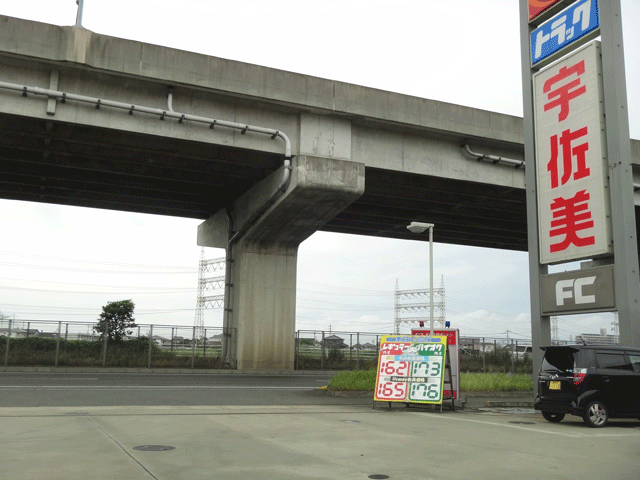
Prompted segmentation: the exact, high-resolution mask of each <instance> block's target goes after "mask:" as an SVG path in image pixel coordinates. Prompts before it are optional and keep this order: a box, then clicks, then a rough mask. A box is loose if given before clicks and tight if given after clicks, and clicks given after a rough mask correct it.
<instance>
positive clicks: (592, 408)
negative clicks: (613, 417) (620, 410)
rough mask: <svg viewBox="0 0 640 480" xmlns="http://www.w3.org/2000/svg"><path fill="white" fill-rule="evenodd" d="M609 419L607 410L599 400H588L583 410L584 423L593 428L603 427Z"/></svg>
mask: <svg viewBox="0 0 640 480" xmlns="http://www.w3.org/2000/svg"><path fill="white" fill-rule="evenodd" d="M608 421H609V411H608V410H607V407H605V405H604V403H602V402H601V401H600V400H594V401H593V402H589V403H588V404H587V407H586V408H585V410H584V423H586V424H587V425H589V426H590V427H593V428H600V427H604V426H605V425H606V424H607V422H608Z"/></svg>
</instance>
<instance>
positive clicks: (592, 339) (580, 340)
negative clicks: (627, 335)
mask: <svg viewBox="0 0 640 480" xmlns="http://www.w3.org/2000/svg"><path fill="white" fill-rule="evenodd" d="M576 343H577V344H585V345H618V344H619V343H620V337H619V336H618V335H598V334H596V333H583V334H581V335H576Z"/></svg>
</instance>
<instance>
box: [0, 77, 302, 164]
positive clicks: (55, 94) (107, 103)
mask: <svg viewBox="0 0 640 480" xmlns="http://www.w3.org/2000/svg"><path fill="white" fill-rule="evenodd" d="M0 88H3V89H6V90H14V91H17V92H21V93H22V96H23V97H26V96H27V95H29V94H32V95H43V96H45V97H49V98H55V99H56V100H60V102H61V103H65V102H66V101H67V100H73V101H76V102H83V103H89V104H92V105H95V108H96V110H100V108H101V107H111V108H119V109H121V110H128V112H129V115H133V114H134V113H146V114H150V115H157V116H158V117H160V120H165V119H166V118H174V119H176V120H178V123H183V122H184V121H185V120H187V121H190V122H196V123H204V124H206V125H209V128H210V129H212V130H213V129H214V128H215V127H226V128H233V129H235V130H240V133H242V134H243V135H244V134H245V133H247V132H252V133H261V134H264V135H270V136H271V139H272V140H274V139H275V138H276V137H279V138H281V139H282V140H283V141H284V144H285V154H284V155H285V158H288V159H290V158H291V141H290V140H289V138H288V137H287V136H286V135H285V134H284V133H282V132H281V131H279V130H274V129H271V128H264V127H256V126H253V125H246V124H244V123H236V122H228V121H226V120H217V119H214V118H208V117H201V116H198V115H189V114H186V113H180V112H174V111H172V110H169V109H167V110H162V109H160V108H152V107H145V106H140V105H133V104H131V103H124V102H116V101H113V100H103V99H101V98H95V97H87V96H85V95H76V94H74V93H65V92H60V91H57V90H49V89H46V88H40V87H29V86H26V85H19V84H16V83H8V82H0Z"/></svg>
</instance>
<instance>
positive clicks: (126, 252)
mask: <svg viewBox="0 0 640 480" xmlns="http://www.w3.org/2000/svg"><path fill="white" fill-rule="evenodd" d="M622 7H623V23H624V34H625V49H626V59H627V62H626V69H627V85H635V86H636V87H635V88H628V97H629V113H630V128H631V137H632V138H640V89H638V88H637V85H639V84H640V60H638V59H640V2H639V1H637V0H622ZM76 8H77V7H76V4H75V1H74V0H22V1H14V2H3V3H2V6H0V14H3V15H9V16H15V17H20V18H26V19H30V20H36V21H41V22H46V23H51V24H57V25H71V24H74V23H75V18H76ZM518 22H519V13H518V2H517V1H516V0H482V1H480V0H447V1H440V0H418V1H402V0H401V1H396V2H393V3H390V2H378V1H371V0H369V1H366V2H365V1H360V0H340V1H336V0H324V1H323V2H304V1H300V0H293V1H283V0H271V1H269V2H266V1H253V0H245V1H243V2H218V1H214V0H182V1H180V2H157V1H152V0H127V1H123V0H108V1H107V0H85V5H84V18H83V26H84V27H85V28H87V29H89V30H91V31H93V32H96V33H101V34H106V35H111V36H115V37H122V38H128V39H134V40H139V41H143V42H148V43H153V44H159V45H165V46H168V47H173V48H179V49H183V50H189V51H193V52H198V53H202V54H206V55H212V56H218V57H222V58H228V59H233V60H238V61H243V62H248V63H254V64H259V65H264V66H267V67H273V68H279V69H283V70H289V71H294V72H299V73H303V74H308V75H313V76H318V77H323V78H329V79H334V80H340V81H344V82H349V83H355V84H359V85H364V86H368V87H374V88H379V89H383V90H390V91H394V92H399V93H404V94H409V95H414V96H418V97H422V98H429V99H434V100H440V101H446V102H450V103H454V104H460V105H466V106H471V107H475V108H480V109H484V110H490V111H495V112H500V113H506V114H511V115H518V116H522V84H521V75H520V48H519V45H520V40H519V23H518ZM0 77H1V73H0ZM199 223H200V221H198V220H191V219H180V218H171V217H160V216H152V215H140V214H133V213H122V212H114V211H103V210H92V209H86V208H76V207H64V206H56V205H47V204H33V203H27V202H16V201H8V200H0V225H1V226H2V242H0V313H3V314H5V315H9V316H11V317H12V318H13V317H14V315H15V318H16V320H18V321H22V320H24V321H28V320H37V319H40V320H42V319H48V320H56V321H94V320H95V319H96V318H97V317H98V315H99V314H100V311H101V307H102V305H104V304H106V303H107V302H108V301H117V300H123V299H129V298H131V299H132V300H133V301H134V302H135V304H136V315H135V316H136V320H137V321H138V323H143V324H148V323H155V324H165V325H173V324H179V325H185V326H191V325H193V321H194V316H195V305H196V287H197V269H198V260H199V255H200V248H199V247H197V246H196V229H197V225H198V224H199ZM434 238H435V242H436V244H435V247H434V273H435V277H436V282H435V286H436V287H439V286H440V285H441V282H442V283H443V285H444V287H445V290H446V297H445V302H446V316H447V319H448V320H450V321H451V323H452V326H454V327H457V328H460V330H461V334H462V335H463V336H471V335H473V336H486V337H505V336H506V335H509V336H510V337H515V338H519V339H524V338H530V323H529V320H530V309H529V292H528V288H529V286H528V262H527V254H526V253H523V252H510V251H498V250H491V249H480V248H470V247H458V246H453V245H445V244H441V243H438V230H437V225H436V228H435V231H434ZM206 255H207V258H218V257H222V256H223V255H224V251H222V250H217V249H207V251H206ZM396 280H397V281H398V282H399V286H400V289H402V290H406V289H420V288H427V287H428V244H427V243H422V242H411V241H401V240H391V239H381V238H370V237H359V236H353V235H338V234H329V233H322V232H318V233H316V234H315V235H313V236H312V237H311V238H310V239H308V240H307V241H305V242H304V243H303V244H302V245H301V247H300V251H299V258H298V296H297V304H298V306H297V322H296V328H298V329H307V330H311V329H313V330H322V329H327V330H328V329H329V328H331V329H333V330H338V331H354V332H355V331H369V332H390V331H392V329H393V319H394V289H395V284H396ZM612 319H613V316H612V315H590V316H579V317H560V319H559V321H558V331H559V336H560V338H561V339H567V340H568V339H569V335H573V336H575V335H576V334H580V333H583V332H586V333H599V331H600V328H607V329H608V331H609V332H611V320H612ZM205 323H206V324H207V325H209V326H211V327H220V326H221V325H222V321H221V312H220V310H208V311H207V312H206V314H205ZM507 332H508V333H507Z"/></svg>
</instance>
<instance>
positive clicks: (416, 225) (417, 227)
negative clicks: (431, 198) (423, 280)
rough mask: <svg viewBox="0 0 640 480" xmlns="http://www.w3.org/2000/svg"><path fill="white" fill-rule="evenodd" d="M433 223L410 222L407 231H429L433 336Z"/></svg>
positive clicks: (431, 333) (431, 328) (431, 327)
mask: <svg viewBox="0 0 640 480" xmlns="http://www.w3.org/2000/svg"><path fill="white" fill-rule="evenodd" d="M433 227H434V225H433V223H422V222H411V223H410V224H409V225H407V229H408V230H409V231H410V232H411V233H422V232H424V231H425V230H427V229H429V334H430V335H433Z"/></svg>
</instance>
